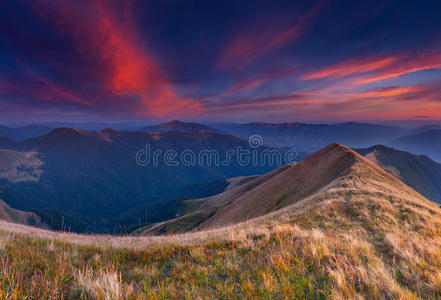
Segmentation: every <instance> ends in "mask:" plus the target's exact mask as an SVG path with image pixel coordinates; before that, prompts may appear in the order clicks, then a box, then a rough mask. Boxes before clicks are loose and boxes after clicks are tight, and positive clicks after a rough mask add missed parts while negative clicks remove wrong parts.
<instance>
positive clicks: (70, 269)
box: [0, 160, 441, 299]
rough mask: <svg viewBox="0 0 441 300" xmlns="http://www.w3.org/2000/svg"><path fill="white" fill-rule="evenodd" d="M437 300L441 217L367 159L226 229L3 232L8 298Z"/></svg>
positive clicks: (3, 281)
mask: <svg viewBox="0 0 441 300" xmlns="http://www.w3.org/2000/svg"><path fill="white" fill-rule="evenodd" d="M170 298H171V299H255V298H258V299H325V298H332V299H362V298H367V299H441V209H440V208H439V207H438V206H437V205H435V204H434V203H432V202H430V201H428V200H427V199H425V198H424V197H422V196H421V195H419V194H418V193H416V192H415V191H414V190H412V189H410V188H409V187H407V186H406V185H404V184H403V183H402V182H400V181H398V180H397V179H396V178H393V177H392V176H391V175H389V174H387V173H385V172H384V171H381V170H379V169H378V168H377V167H375V166H373V165H371V164H370V163H366V162H365V161H364V160H363V161H361V162H360V163H356V164H354V165H353V166H351V168H350V172H348V173H347V175H345V176H342V177H339V178H337V179H336V180H334V181H333V182H332V183H331V184H328V185H326V187H325V188H323V189H320V191H319V192H317V193H315V194H314V195H311V196H309V197H307V198H305V199H303V200H302V201H299V202H296V203H295V204H293V205H291V206H288V207H286V208H283V209H281V210H279V211H277V212H272V213H270V214H268V215H265V216H263V217H259V218H256V219H254V220H251V221H248V222H244V223H241V224H238V225H233V226H229V227H225V228H220V229H214V230H208V231H202V232H197V233H188V234H183V235H174V236H163V237H112V236H84V235H77V234H69V233H56V232H51V231H46V230H41V229H36V228H31V227H26V226H23V225H13V224H10V223H6V222H0V299H170Z"/></svg>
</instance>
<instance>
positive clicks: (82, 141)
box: [0, 128, 277, 232]
mask: <svg viewBox="0 0 441 300" xmlns="http://www.w3.org/2000/svg"><path fill="white" fill-rule="evenodd" d="M147 145H148V146H149V147H150V148H149V150H150V151H149V154H148V155H147ZM8 147H10V148H12V149H11V150H4V151H3V152H2V153H16V154H19V153H21V154H20V155H22V156H23V155H25V154H23V153H27V154H26V155H29V156H30V157H29V159H28V161H29V162H27V163H24V162H23V161H22V163H21V165H17V167H18V169H17V168H13V169H11V170H9V171H5V172H4V173H5V174H3V173H1V170H0V180H2V179H1V178H4V180H5V182H2V185H1V186H0V197H1V198H2V199H3V200H4V201H5V202H6V203H8V205H10V206H11V207H14V208H15V209H19V210H26V211H37V212H38V213H39V214H40V213H41V212H43V211H44V217H45V219H49V220H50V219H51V216H50V214H52V213H54V214H55V215H54V216H53V218H54V220H53V222H55V223H58V224H59V223H60V222H59V221H57V220H62V214H63V213H65V216H66V218H65V219H66V220H75V219H76V220H77V221H81V222H84V223H86V224H87V225H88V226H87V229H86V230H87V231H89V232H90V231H93V232H97V231H101V232H102V231H109V232H114V228H115V226H116V227H118V226H119V224H110V223H109V220H110V219H113V218H114V217H116V216H117V215H118V214H121V213H124V212H125V211H129V210H131V209H134V208H136V207H139V206H141V205H144V204H146V203H150V202H155V201H164V200H169V199H171V198H173V197H174V196H175V194H176V193H177V192H179V191H180V190H182V189H183V188H185V187H186V186H187V185H189V184H192V183H198V182H205V181H214V180H220V179H222V178H228V177H233V176H244V175H253V174H262V173H265V172H268V171H270V170H272V169H274V168H276V167H277V166H275V165H269V164H268V165H252V164H245V165H243V164H240V163H239V162H238V161H237V160H235V159H234V158H233V159H232V160H231V162H230V163H228V164H225V165H223V164H221V163H222V162H223V161H224V160H225V158H226V157H227V155H226V153H227V152H228V151H229V150H231V149H237V148H238V147H241V148H242V149H248V151H249V150H250V149H251V148H250V146H249V144H248V142H247V141H244V140H241V139H239V138H236V137H233V136H230V135H225V134H218V133H214V132H205V131H191V132H176V131H172V132H155V133H148V132H123V131H118V130H114V129H105V130H101V131H88V130H81V129H71V128H58V129H54V130H53V131H51V132H50V133H49V134H47V135H44V136H41V137H38V138H33V139H28V140H25V141H23V142H20V143H14V144H12V145H11V144H10V143H9V142H5V144H2V142H1V141H0V149H1V148H8ZM265 149H269V148H265V147H261V149H259V152H261V151H264V150H265ZM141 150H142V151H144V152H143V153H144V154H143V155H144V156H145V157H144V156H142V157H141V158H143V159H145V160H146V163H145V165H141V164H139V163H138V162H137V160H136V158H137V153H139V151H141ZM169 150H172V151H175V153H176V157H175V161H177V162H178V165H177V166H176V165H170V164H167V162H166V161H165V153H166V151H169ZM207 150H212V151H215V152H216V153H217V154H218V162H216V161H215V159H213V161H211V162H210V161H209V160H210V159H211V158H207V157H206V156H205V158H203V157H202V159H201V156H200V153H202V152H203V151H207ZM184 151H187V152H188V151H191V153H193V154H194V157H195V158H194V163H193V164H192V165H190V166H188V165H184V164H182V163H180V164H179V158H180V155H181V153H183V152H184ZM154 153H159V154H160V156H159V159H157V162H155V161H154V159H153V154H154ZM37 154H38V155H37ZM147 157H148V159H150V161H147ZM198 158H199V159H198ZM31 163H34V165H35V166H34V169H30V168H24V169H23V168H22V167H21V166H22V165H28V166H30V165H31ZM37 164H38V165H39V166H37ZM0 168H1V166H0ZM17 170H18V171H17ZM26 170H27V171H26ZM23 173H24V174H23ZM2 174H3V175H2ZM24 175H26V176H27V177H26V176H24ZM55 211H56V212H55ZM172 213H173V215H174V214H175V212H172ZM60 215H61V217H60ZM41 216H42V217H43V214H41ZM53 222H52V220H50V223H51V224H52V223H53ZM135 222H136V224H138V218H137V219H136V221H135ZM66 225H71V228H79V226H77V225H74V224H66ZM80 227H81V226H80Z"/></svg>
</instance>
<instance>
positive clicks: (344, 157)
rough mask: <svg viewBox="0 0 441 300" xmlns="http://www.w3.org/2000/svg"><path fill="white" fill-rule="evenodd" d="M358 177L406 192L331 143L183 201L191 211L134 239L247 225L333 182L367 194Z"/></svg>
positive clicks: (321, 191) (324, 190)
mask: <svg viewBox="0 0 441 300" xmlns="http://www.w3.org/2000/svg"><path fill="white" fill-rule="evenodd" d="M358 173H360V174H362V175H363V177H368V179H369V178H371V177H374V178H379V177H381V178H383V177H384V179H382V180H383V181H387V182H389V183H390V185H391V186H392V185H394V186H397V187H395V189H398V190H411V189H410V188H409V187H408V186H406V185H405V184H404V183H402V182H401V181H399V180H398V179H396V178H395V177H394V176H391V175H390V174H388V173H386V172H385V171H384V170H382V169H380V168H379V167H377V166H376V165H374V164H373V163H371V162H370V161H368V160H367V159H365V158H363V157H362V156H361V155H359V154H357V153H356V152H354V151H353V150H351V149H349V148H346V147H345V146H342V145H340V144H338V143H334V144H332V145H330V146H328V147H326V148H324V149H322V150H320V151H318V152H316V153H314V154H312V155H310V156H309V157H308V158H306V159H304V160H303V161H302V162H300V163H297V164H294V165H291V166H284V167H281V168H279V169H277V170H275V171H273V172H271V173H269V174H265V175H262V176H260V177H257V178H255V179H253V180H251V181H249V182H248V183H246V184H243V185H241V186H238V187H236V188H234V189H230V190H227V191H225V192H223V193H221V194H218V195H215V196H212V197H208V198H203V199H197V200H192V201H187V203H188V206H189V207H191V208H192V211H190V213H189V214H188V215H185V216H182V217H179V218H177V219H174V220H170V221H166V222H163V223H159V224H156V225H153V226H149V227H147V228H144V229H143V228H140V229H138V230H137V231H136V232H135V234H147V235H151V234H165V233H178V232H185V231H188V230H195V229H207V228H215V227H219V226H225V225H230V224H234V223H238V222H242V221H246V220H248V219H252V218H255V217H259V216H262V215H265V214H268V213H271V212H274V211H277V210H279V209H281V208H284V207H287V206H289V205H292V204H294V203H297V202H299V201H303V200H304V199H305V198H308V197H314V195H315V196H317V195H318V194H326V193H327V192H328V189H331V188H334V185H335V184H336V182H337V183H340V182H343V181H344V182H345V183H344V184H348V183H347V181H348V179H347V178H351V180H352V181H353V182H352V183H351V185H353V186H354V187H356V188H357V189H359V190H361V191H362V192H365V193H371V192H370V191H365V190H364V189H362V188H359V187H358V186H359V185H361V184H363V185H364V183H358V182H357V180H356V179H358V178H359V175H358ZM366 175H369V176H366ZM360 178H361V177H360ZM376 180H378V179H376ZM375 184H378V185H380V184H381V185H383V184H384V182H379V183H373V184H372V185H375ZM366 188H367V187H366ZM411 191H412V192H413V193H415V192H414V191H413V190H411ZM358 192H360V191H358Z"/></svg>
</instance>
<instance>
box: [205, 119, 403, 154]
mask: <svg viewBox="0 0 441 300" xmlns="http://www.w3.org/2000/svg"><path fill="white" fill-rule="evenodd" d="M211 126H212V127H214V128H216V129H219V130H222V131H224V132H227V133H230V134H233V135H236V136H239V137H242V138H246V137H249V136H251V135H254V134H258V135H260V136H262V138H263V140H264V141H265V143H267V144H269V145H275V146H280V147H294V148H296V149H298V150H301V151H305V152H308V153H312V152H314V151H317V150H319V149H321V148H323V147H325V146H326V145H328V144H330V143H333V142H339V143H342V144H345V145H347V146H349V147H358V148H360V147H369V146H372V145H375V144H384V143H388V142H390V141H392V140H394V139H397V138H398V137H400V136H402V135H404V134H406V133H407V132H408V131H407V130H406V129H404V128H401V127H394V126H384V125H376V124H365V123H355V122H346V123H339V124H305V123H280V124H271V123H248V124H211Z"/></svg>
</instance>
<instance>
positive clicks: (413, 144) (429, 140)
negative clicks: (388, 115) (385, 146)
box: [389, 130, 441, 162]
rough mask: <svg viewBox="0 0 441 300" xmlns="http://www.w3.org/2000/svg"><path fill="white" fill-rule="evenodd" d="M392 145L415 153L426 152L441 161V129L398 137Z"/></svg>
mask: <svg viewBox="0 0 441 300" xmlns="http://www.w3.org/2000/svg"><path fill="white" fill-rule="evenodd" d="M389 145H390V146H392V147H394V148H397V149H402V150H405V151H409V152H412V153H415V154H426V155H428V156H430V157H431V158H432V159H434V160H436V161H440V162H441V130H429V131H424V132H422V133H418V134H412V135H406V136H403V137H400V138H398V139H396V140H395V141H393V142H391V143H390V144H389Z"/></svg>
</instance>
